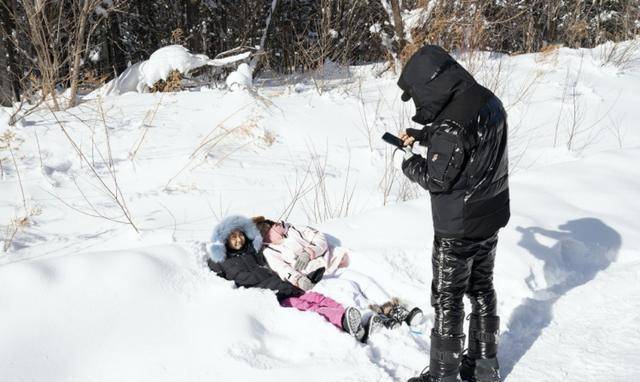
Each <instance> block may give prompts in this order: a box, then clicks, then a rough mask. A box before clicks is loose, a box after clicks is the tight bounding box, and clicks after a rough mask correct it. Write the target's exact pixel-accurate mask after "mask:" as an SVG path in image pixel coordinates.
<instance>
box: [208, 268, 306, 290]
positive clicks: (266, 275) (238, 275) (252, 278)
mask: <svg viewBox="0 0 640 382" xmlns="http://www.w3.org/2000/svg"><path fill="white" fill-rule="evenodd" d="M208 265H209V268H210V269H211V270H212V271H214V272H216V274H217V275H218V276H220V277H223V278H225V279H227V280H231V281H234V282H235V284H236V285H237V286H239V287H245V288H264V289H270V290H272V291H274V292H276V296H277V297H278V299H279V300H281V299H284V298H287V297H297V296H301V295H303V294H304V291H303V290H302V289H300V288H298V287H296V286H294V285H293V284H291V283H289V282H287V281H284V280H282V279H281V278H280V276H278V274H277V273H275V272H274V271H272V270H270V269H268V268H264V267H261V266H258V265H257V264H256V266H254V267H243V266H239V265H240V263H238V262H234V261H229V260H226V261H225V262H223V263H215V262H213V261H208Z"/></svg>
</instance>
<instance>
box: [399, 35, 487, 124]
mask: <svg viewBox="0 0 640 382" xmlns="http://www.w3.org/2000/svg"><path fill="white" fill-rule="evenodd" d="M475 83H476V81H475V80H474V79H473V76H471V74H469V73H468V72H467V71H466V70H465V69H464V68H463V67H462V66H460V64H458V62H457V61H456V60H455V59H454V58H453V57H451V55H449V53H447V52H446V51H445V50H444V49H442V48H441V47H439V46H437V45H425V46H423V47H422V48H420V49H419V50H418V51H417V52H416V53H414V55H413V56H411V58H410V59H409V61H407V64H406V65H405V66H404V68H403V69H402V73H401V74H400V78H399V79H398V86H399V87H400V89H402V91H403V93H402V96H401V99H402V101H404V102H407V101H409V99H413V102H414V104H415V106H416V115H414V116H413V118H412V119H413V121H414V122H416V123H419V124H422V125H426V124H428V123H431V122H433V121H434V120H435V119H436V118H437V117H438V115H439V114H440V112H441V111H442V110H443V109H444V108H445V107H446V106H447V104H448V103H449V102H450V101H451V100H452V99H453V98H454V97H455V96H456V94H459V93H461V92H463V91H464V90H466V89H468V88H469V87H471V86H472V85H474V84H475Z"/></svg>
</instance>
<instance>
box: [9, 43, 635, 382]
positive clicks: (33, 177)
mask: <svg viewBox="0 0 640 382" xmlns="http://www.w3.org/2000/svg"><path fill="white" fill-rule="evenodd" d="M598 49H604V48H603V47H601V48H598ZM598 49H595V50H568V49H561V50H560V51H557V52H552V53H551V55H544V56H540V55H525V56H518V57H511V58H510V57H502V56H492V55H488V54H487V55H485V56H486V59H483V60H481V61H478V62H480V64H481V65H480V69H479V70H480V71H479V72H478V78H479V79H480V80H481V81H483V82H485V83H487V84H489V85H490V84H491V83H496V84H497V85H496V86H494V88H496V91H497V92H498V93H499V94H500V95H501V96H502V98H503V100H504V101H505V105H507V107H508V108H509V114H510V117H509V118H510V129H511V136H510V145H511V147H510V153H511V158H512V174H513V175H512V177H511V190H512V191H511V197H512V220H511V222H510V224H509V226H508V227H507V228H506V229H504V230H503V231H502V232H501V235H500V244H499V248H498V259H497V264H496V280H495V281H496V286H497V291H498V294H499V299H500V306H499V310H500V315H501V316H502V319H503V321H502V335H501V342H502V344H501V362H502V368H503V376H505V377H506V378H505V381H507V382H508V381H516V380H541V381H556V380H563V381H576V382H577V381H584V380H586V379H592V380H606V381H628V380H629V379H631V380H633V379H634V377H638V376H640V363H639V362H638V356H637V352H636V351H635V348H634V345H635V344H636V343H637V342H638V341H640V329H639V327H638V325H636V323H637V321H638V319H640V288H639V287H638V285H639V284H638V281H639V279H640V260H638V249H637V248H638V246H639V245H640V230H639V229H638V228H640V227H639V225H638V224H639V223H638V221H637V218H638V212H640V200H639V199H638V198H637V193H638V190H639V189H640V176H639V175H640V172H639V171H638V169H637V166H636V165H635V164H636V163H638V162H639V161H640V133H638V130H637V129H634V128H633V126H634V125H633V121H635V120H636V119H637V118H638V116H639V114H638V113H639V112H638V111H637V106H635V105H637V104H638V102H639V101H640V95H638V92H637V89H638V88H639V86H640V71H639V70H638V69H628V70H625V71H621V70H619V69H616V68H614V67H612V66H604V67H601V66H600V64H601V61H600V57H601V56H602V54H601V52H600V51H599V50H598ZM469 64H473V62H470V63H469ZM496 65H499V66H500V71H501V73H503V74H501V75H500V76H501V77H500V78H501V79H499V80H495V81H494V80H492V78H493V77H491V73H496V72H497V69H496ZM492 68H493V69H494V70H493V71H491V70H490V69H492ZM375 70H376V68H372V67H363V68H351V70H350V71H349V73H347V74H346V75H345V72H339V73H333V75H332V76H331V79H330V80H326V81H324V80H322V79H318V78H316V80H315V81H311V80H309V79H308V78H307V79H300V80H298V81H295V82H291V83H288V84H287V83H284V84H283V83H282V81H280V80H279V81H275V80H269V81H264V83H263V84H261V85H260V84H258V85H259V86H257V87H256V88H255V90H254V91H251V92H248V91H237V92H231V93H229V92H225V91H221V90H211V91H202V92H193V93H187V92H184V93H176V94H163V95H159V94H126V95H123V96H120V97H112V98H104V99H101V100H100V99H98V100H90V101H87V102H85V103H83V104H81V105H80V106H78V107H76V108H74V109H71V110H69V111H67V112H58V113H56V115H55V117H54V116H52V115H51V114H49V113H45V112H40V113H36V114H33V115H30V116H29V117H27V118H26V119H25V120H23V121H22V122H21V124H20V126H18V127H17V128H15V129H12V131H14V132H15V133H16V135H17V137H18V138H20V139H22V140H23V142H22V143H20V142H19V141H17V140H14V145H15V146H16V149H17V150H16V151H15V153H16V159H17V163H18V170H19V174H20V178H21V180H22V183H23V186H24V194H25V195H26V208H27V210H28V211H27V212H29V213H27V214H25V207H24V206H23V202H22V197H21V195H22V193H21V190H20V187H19V184H18V183H19V182H18V172H16V169H15V168H14V166H13V164H12V160H11V156H10V155H9V153H8V152H7V150H4V151H2V152H0V157H1V158H2V162H1V164H2V169H3V179H2V181H0V224H6V226H5V227H4V229H3V231H6V232H7V238H10V239H11V240H8V241H7V244H8V245H7V247H8V249H9V251H8V252H7V253H3V254H0V264H1V265H0V311H1V312H2V314H1V315H0V339H1V340H0V381H23V380H24V381H40V380H47V381H71V380H80V381H113V380H121V381H134V380H135V381H139V380H154V381H165V380H166V381H175V380H189V381H199V380H204V379H211V378H213V379H215V380H227V379H229V380H231V379H233V380H254V379H259V380H264V381H276V380H278V381H293V380H299V379H300V378H304V380H311V381H370V380H376V381H403V380H405V379H406V378H408V377H409V376H411V375H413V374H414V373H416V372H418V371H420V370H421V369H422V367H424V366H425V365H426V363H427V357H428V355H427V353H428V345H429V338H428V328H429V326H430V323H431V319H432V316H431V314H430V313H429V314H428V315H427V321H426V322H425V327H424V331H423V333H411V332H410V331H409V330H408V328H407V327H406V326H405V327H403V328H402V329H401V330H397V331H393V332H389V331H383V332H382V333H380V334H379V335H378V336H376V337H375V338H374V339H373V340H372V341H371V343H370V344H368V345H361V344H358V343H355V342H354V341H353V339H352V338H350V337H349V336H347V335H345V334H344V333H340V332H339V331H338V330H336V329H335V328H334V327H333V326H331V325H330V324H328V323H326V322H325V321H323V320H322V319H321V318H319V317H317V316H315V315H313V314H307V313H301V312H298V311H295V310H292V309H284V308H281V307H279V306H278V304H277V302H276V301H275V299H274V298H273V297H272V295H271V294H270V293H269V292H267V291H259V290H242V289H235V288H233V287H232V285H231V283H229V282H226V281H224V280H221V279H219V278H217V277H214V276H213V275H212V274H211V273H210V272H208V270H207V269H206V267H205V266H204V264H203V262H202V257H203V255H204V249H203V248H204V247H205V242H206V240H207V239H208V236H209V234H210V232H211V229H212V227H213V225H214V224H215V222H216V221H217V220H218V219H219V218H220V217H221V216H222V215H224V214H226V213H228V212H233V213H242V214H248V215H251V214H264V215H267V216H271V217H278V216H281V215H282V214H283V213H284V214H285V215H290V220H292V221H294V222H301V223H306V222H307V221H313V220H316V221H318V222H317V223H316V225H318V226H319V227H321V228H322V229H323V230H324V231H326V232H328V233H329V234H330V235H331V236H333V237H334V239H335V240H338V241H340V242H341V245H343V246H346V247H349V248H351V251H352V262H351V265H350V267H349V268H347V269H345V270H343V271H340V273H339V274H338V275H337V277H332V278H328V279H326V280H323V282H322V283H320V284H319V285H318V287H317V288H318V290H319V291H321V292H325V293H326V294H328V295H330V296H332V297H334V298H336V299H337V300H339V301H340V302H342V303H344V304H348V305H356V306H358V307H360V308H366V306H367V305H368V304H369V303H372V302H381V301H382V300H384V299H386V298H387V297H389V296H400V297H403V298H404V299H406V300H409V301H411V302H413V303H414V304H417V305H418V306H420V307H422V308H423V310H425V312H429V301H428V290H429V282H430V272H431V266H430V261H429V256H430V253H429V251H430V248H431V243H430V242H431V236H432V230H431V222H430V211H429V202H428V199H427V198H425V197H424V194H423V193H417V194H416V191H415V190H414V189H412V188H410V187H409V186H407V185H406V184H405V183H403V182H402V181H401V179H402V178H401V177H397V178H391V177H390V176H385V174H389V173H391V171H392V170H391V166H390V160H389V154H390V150H389V149H388V148H387V147H385V145H384V144H383V143H381V142H379V136H380V135H381V133H382V132H383V131H385V130H388V131H397V130H398V129H402V128H406V127H410V126H411V124H410V122H409V121H408V116H410V115H412V106H411V105H409V104H402V103H401V102H400V101H399V91H398V90H397V89H396V87H395V85H394V80H395V77H394V76H393V75H392V74H387V75H385V77H382V78H375V77H373V76H372V74H371V73H374V72H375ZM539 72H541V73H542V74H539ZM494 77H495V75H494ZM575 79H578V80H577V81H576V80H575ZM256 81H259V80H256ZM286 81H289V80H286ZM286 81H285V82H286ZM518 89H525V90H526V91H524V90H523V91H522V92H521V91H519V90H518ZM0 121H2V122H1V123H3V124H4V123H6V121H5V118H4V117H2V118H0ZM61 125H62V127H64V128H65V131H66V132H67V133H68V134H69V135H70V136H71V137H72V138H73V139H74V141H75V142H76V143H77V145H78V147H80V148H81V150H82V153H83V155H84V157H85V160H81V159H80V158H79V155H78V153H77V152H76V151H74V150H73V149H72V146H71V144H70V142H69V140H68V139H67V138H66V137H65V135H64V134H63V131H62V129H61ZM574 126H575V127H576V129H577V130H576V129H574V130H576V132H577V133H576V134H574V136H575V137H574V140H573V141H572V145H571V146H572V147H571V150H570V149H568V148H567V143H568V139H569V138H568V137H569V135H570V131H571V130H572V127H574ZM3 130H4V129H3ZM556 131H557V133H556ZM36 136H37V138H36ZM106 137H108V143H109V144H108V145H107V139H106ZM554 141H556V142H555V143H556V144H555V147H554ZM108 152H111V157H112V160H109V159H108V156H109V154H108ZM90 166H91V167H92V168H93V169H92V168H91V167H90ZM111 169H114V170H113V172H116V174H117V176H116V178H117V179H116V180H117V184H118V189H119V190H120V192H121V194H119V196H118V201H125V202H126V205H127V208H128V210H129V211H130V216H131V218H132V220H133V222H134V224H135V225H136V227H138V229H139V230H140V233H139V234H138V233H136V232H135V231H134V230H133V228H131V227H130V226H128V225H126V224H122V223H118V222H114V221H113V220H123V219H124V218H123V216H122V212H121V210H120V209H119V208H118V207H117V202H116V201H114V200H113V198H111V197H109V196H108V191H107V189H109V190H114V189H115V181H116V180H114V179H113V177H112V176H111V175H110V174H112V173H113V172H112V170H111ZM309 169H311V171H309ZM94 170H95V172H94ZM96 174H97V175H99V176H101V178H102V179H103V180H104V182H105V185H104V186H103V185H102V184H101V183H100V181H99V180H98V179H97V177H96ZM391 179H394V180H393V182H391ZM390 183H391V184H390ZM313 186H316V187H315V188H314V187H313ZM318 190H320V191H318ZM323 190H324V191H323ZM386 190H390V191H389V192H386ZM297 191H298V192H297ZM352 192H353V194H352ZM296 195H297V196H298V197H297V198H296V197H295V196H296ZM351 195H353V196H351ZM412 196H420V198H418V199H416V200H412V201H407V202H403V201H402V200H404V199H407V198H410V197H412ZM349 198H351V199H349ZM292 200H294V201H296V200H297V202H295V203H294V202H292ZM343 200H351V201H350V203H347V202H343ZM316 201H321V202H324V201H328V202H329V204H330V208H324V209H323V208H318V207H317V205H318V203H316ZM321 204H322V203H321ZM347 204H348V208H347V207H346V205H347ZM323 205H326V204H323ZM341 206H342V208H340V207H341ZM99 214H101V215H104V216H107V217H109V218H110V219H111V220H108V219H104V218H100V217H96V216H95V215H99ZM91 215H94V216H91ZM345 215H349V216H348V217H344V216H345ZM24 216H27V219H26V224H24V225H16V224H9V223H10V221H11V220H15V221H19V220H20V219H21V218H22V217H24ZM321 221H322V222H321ZM14 232H15V234H13V233H14ZM9 234H11V235H9Z"/></svg>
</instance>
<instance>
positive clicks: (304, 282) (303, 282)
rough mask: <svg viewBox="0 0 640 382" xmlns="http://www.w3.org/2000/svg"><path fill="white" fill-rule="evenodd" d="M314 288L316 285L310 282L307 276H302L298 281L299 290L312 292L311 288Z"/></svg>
mask: <svg viewBox="0 0 640 382" xmlns="http://www.w3.org/2000/svg"><path fill="white" fill-rule="evenodd" d="M314 286H315V284H314V283H313V282H311V280H309V278H308V277H306V276H302V277H300V278H299V279H298V288H300V289H302V290H303V291H305V292H306V291H308V290H311V288H313V287H314Z"/></svg>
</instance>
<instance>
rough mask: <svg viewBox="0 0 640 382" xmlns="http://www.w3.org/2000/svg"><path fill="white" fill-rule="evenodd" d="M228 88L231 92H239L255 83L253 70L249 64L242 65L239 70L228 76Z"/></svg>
mask: <svg viewBox="0 0 640 382" xmlns="http://www.w3.org/2000/svg"><path fill="white" fill-rule="evenodd" d="M226 83H227V87H229V89H231V90H238V89H243V88H248V87H251V84H252V83H253V79H252V74H251V68H250V67H249V65H248V64H246V63H242V64H240V65H238V69H236V70H235V71H233V72H231V73H230V74H229V76H227V81H226Z"/></svg>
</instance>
